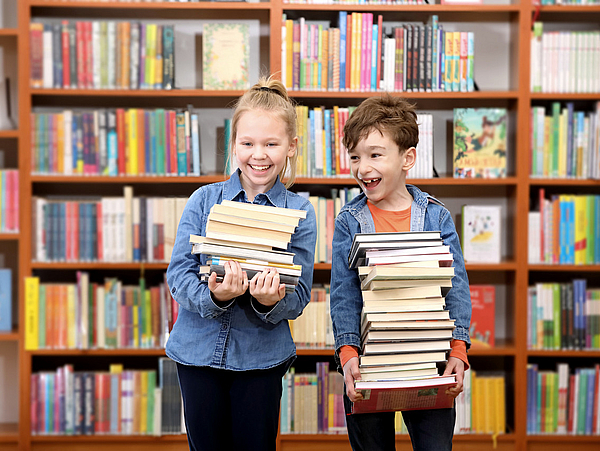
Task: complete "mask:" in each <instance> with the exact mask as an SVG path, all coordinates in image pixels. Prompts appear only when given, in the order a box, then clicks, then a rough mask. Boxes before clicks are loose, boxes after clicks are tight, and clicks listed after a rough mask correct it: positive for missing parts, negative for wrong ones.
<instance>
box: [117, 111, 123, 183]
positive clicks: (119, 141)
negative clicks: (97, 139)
mask: <svg viewBox="0 0 600 451" xmlns="http://www.w3.org/2000/svg"><path fill="white" fill-rule="evenodd" d="M117 169H118V172H119V175H125V110H124V109H123V108H117Z"/></svg>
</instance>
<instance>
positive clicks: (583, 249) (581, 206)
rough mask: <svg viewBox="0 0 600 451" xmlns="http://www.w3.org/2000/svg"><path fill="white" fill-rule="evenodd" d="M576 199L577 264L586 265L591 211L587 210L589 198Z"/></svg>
mask: <svg viewBox="0 0 600 451" xmlns="http://www.w3.org/2000/svg"><path fill="white" fill-rule="evenodd" d="M574 197H575V264H576V265H585V264H586V263H587V262H586V258H587V229H588V221H589V210H588V209H587V203H588V202H587V196H585V195H578V196H574Z"/></svg>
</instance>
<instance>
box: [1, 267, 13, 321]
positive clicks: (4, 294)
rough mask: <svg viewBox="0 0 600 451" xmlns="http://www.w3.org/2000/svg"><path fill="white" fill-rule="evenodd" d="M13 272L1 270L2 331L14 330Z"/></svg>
mask: <svg viewBox="0 0 600 451" xmlns="http://www.w3.org/2000/svg"><path fill="white" fill-rule="evenodd" d="M11 282H12V272H11V270H10V269H0V331H4V332H8V331H11V330H12V284H11Z"/></svg>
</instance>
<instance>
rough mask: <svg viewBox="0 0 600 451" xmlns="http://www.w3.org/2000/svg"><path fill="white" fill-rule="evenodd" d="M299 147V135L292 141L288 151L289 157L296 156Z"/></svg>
mask: <svg viewBox="0 0 600 451" xmlns="http://www.w3.org/2000/svg"><path fill="white" fill-rule="evenodd" d="M297 148H298V137H297V136H294V138H293V139H292V141H291V142H290V148H289V149H288V153H287V156H288V158H292V157H293V156H294V154H295V153H296V149H297Z"/></svg>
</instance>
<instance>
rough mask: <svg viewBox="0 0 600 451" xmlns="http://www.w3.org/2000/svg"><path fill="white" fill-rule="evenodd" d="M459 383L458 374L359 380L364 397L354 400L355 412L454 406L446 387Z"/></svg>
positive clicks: (357, 388)
mask: <svg viewBox="0 0 600 451" xmlns="http://www.w3.org/2000/svg"><path fill="white" fill-rule="evenodd" d="M454 385H456V377H455V376H454V375H452V376H438V377H433V378H430V379H416V380H395V381H356V382H355V384H354V386H355V388H356V390H361V392H362V394H363V397H364V399H362V400H361V401H357V402H354V403H352V413H353V414H357V413H369V412H392V411H397V410H422V409H443V408H450V407H452V405H453V404H454V398H453V397H451V396H448V395H446V390H447V389H448V388H450V387H453V386H454Z"/></svg>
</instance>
